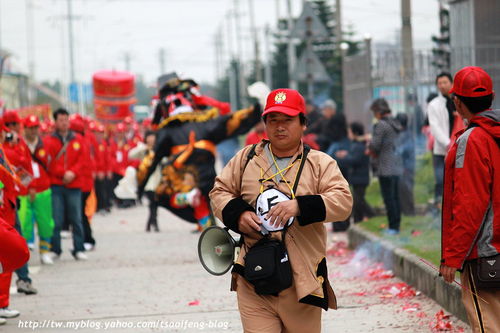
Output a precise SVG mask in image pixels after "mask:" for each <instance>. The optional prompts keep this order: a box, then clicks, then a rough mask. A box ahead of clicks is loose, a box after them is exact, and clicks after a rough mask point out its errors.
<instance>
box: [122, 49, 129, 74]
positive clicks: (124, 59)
mask: <svg viewBox="0 0 500 333" xmlns="http://www.w3.org/2000/svg"><path fill="white" fill-rule="evenodd" d="M123 61H124V62H125V70H126V71H127V72H130V52H125V54H124V55H123Z"/></svg>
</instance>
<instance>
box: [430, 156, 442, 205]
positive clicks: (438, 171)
mask: <svg viewBox="0 0 500 333" xmlns="http://www.w3.org/2000/svg"><path fill="white" fill-rule="evenodd" d="M432 165H433V166H434V179H435V180H436V187H435V188H434V199H436V201H439V202H441V199H442V198H443V187H444V156H443V155H432Z"/></svg>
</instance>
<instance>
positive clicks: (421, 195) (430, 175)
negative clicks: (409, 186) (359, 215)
mask: <svg viewBox="0 0 500 333" xmlns="http://www.w3.org/2000/svg"><path fill="white" fill-rule="evenodd" d="M413 196H414V200H415V204H416V205H425V204H427V203H428V202H429V200H430V199H432V198H433V197H434V169H433V167H432V153H431V152H427V153H425V154H423V155H420V156H417V160H416V171H415V185H414V187H413ZM365 198H366V201H367V202H368V203H369V204H370V206H372V207H383V206H384V201H383V199H382V194H381V193H380V184H379V182H378V178H377V177H372V180H371V182H370V185H369V186H368V187H367V188H366V195H365Z"/></svg>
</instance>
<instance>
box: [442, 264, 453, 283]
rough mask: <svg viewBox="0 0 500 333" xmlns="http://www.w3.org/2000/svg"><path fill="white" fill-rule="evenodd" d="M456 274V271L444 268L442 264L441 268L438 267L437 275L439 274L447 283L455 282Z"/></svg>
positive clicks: (447, 267) (448, 267)
mask: <svg viewBox="0 0 500 333" xmlns="http://www.w3.org/2000/svg"><path fill="white" fill-rule="evenodd" d="M456 272H457V269H456V268H455V267H450V266H446V265H444V264H441V267H439V274H441V275H442V276H443V279H444V280H445V281H446V282H448V283H452V282H453V281H454V280H455V273H456Z"/></svg>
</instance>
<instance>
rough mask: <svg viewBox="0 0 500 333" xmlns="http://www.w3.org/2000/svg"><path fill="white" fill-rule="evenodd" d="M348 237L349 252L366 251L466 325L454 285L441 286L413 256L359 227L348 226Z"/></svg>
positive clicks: (432, 271) (462, 307)
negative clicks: (365, 249)
mask: <svg viewBox="0 0 500 333" xmlns="http://www.w3.org/2000/svg"><path fill="white" fill-rule="evenodd" d="M347 234H348V237H349V246H350V247H351V248H353V249H356V248H359V247H361V246H364V247H367V250H368V253H369V255H370V257H371V258H372V259H374V260H376V261H380V262H383V263H384V265H385V266H387V267H386V268H387V269H391V270H392V271H393V272H394V274H395V275H396V276H397V277H399V278H401V279H402V280H404V281H406V282H407V283H408V284H410V285H412V286H413V287H415V289H417V290H420V291H421V292H423V293H424V294H426V295H427V296H428V297H430V298H432V299H433V300H435V301H436V302H437V303H438V304H439V305H441V306H442V307H443V308H445V309H446V311H448V312H450V313H452V314H454V315H455V316H457V317H458V318H459V319H461V320H462V321H464V322H468V320H467V314H466V312H465V308H464V305H463V303H462V291H461V289H460V287H459V286H458V285H457V284H455V283H454V284H448V283H446V282H444V280H443V279H442V278H440V277H438V274H437V272H436V271H434V270H433V269H432V268H430V267H428V266H427V265H426V264H424V263H423V262H421V261H420V260H419V257H417V256H416V255H414V254H413V253H410V252H409V251H407V250H405V249H402V248H398V247H396V246H395V245H394V244H392V243H390V242H389V241H387V240H384V239H382V238H380V237H378V236H376V235H374V234H372V233H371V232H369V231H366V230H364V229H362V228H361V227H358V226H356V225H354V226H352V225H351V227H350V228H349V230H348V232H347Z"/></svg>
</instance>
